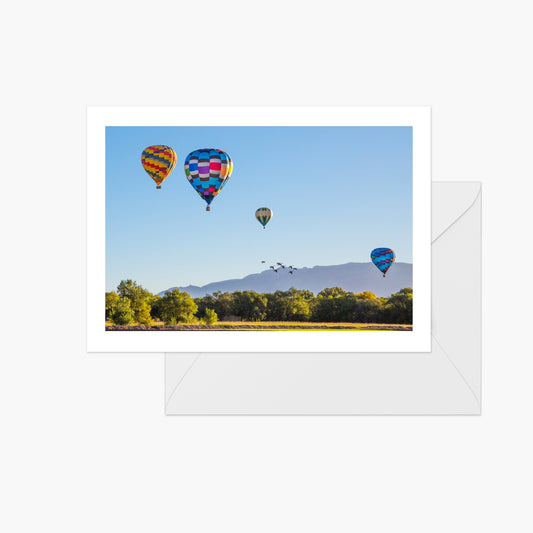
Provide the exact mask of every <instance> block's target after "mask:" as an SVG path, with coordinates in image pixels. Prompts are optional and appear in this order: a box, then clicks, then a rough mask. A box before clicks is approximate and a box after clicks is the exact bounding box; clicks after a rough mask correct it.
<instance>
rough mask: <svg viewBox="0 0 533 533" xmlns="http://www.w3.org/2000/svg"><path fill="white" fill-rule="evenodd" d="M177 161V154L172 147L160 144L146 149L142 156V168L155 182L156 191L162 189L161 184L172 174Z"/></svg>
mask: <svg viewBox="0 0 533 533" xmlns="http://www.w3.org/2000/svg"><path fill="white" fill-rule="evenodd" d="M176 161H177V157H176V152H174V150H172V148H170V146H164V145H160V144H156V145H154V146H149V147H148V148H145V149H144V150H143V153H142V155H141V163H142V166H143V167H144V170H146V172H148V175H149V176H150V177H151V178H152V179H153V180H154V181H155V183H156V185H157V187H156V189H161V184H162V183H163V182H164V181H165V179H166V178H167V177H168V175H169V174H170V173H171V172H172V169H173V168H174V167H175V165H176Z"/></svg>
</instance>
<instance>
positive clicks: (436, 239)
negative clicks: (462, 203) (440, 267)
mask: <svg viewBox="0 0 533 533" xmlns="http://www.w3.org/2000/svg"><path fill="white" fill-rule="evenodd" d="M480 196H481V187H480V188H479V191H478V193H477V196H476V197H475V198H474V201H473V202H472V203H471V204H470V205H469V206H468V207H467V208H466V209H465V210H464V211H463V212H462V213H461V214H460V215H459V216H458V217H457V218H456V219H455V220H454V221H453V222H452V223H451V224H450V225H449V226H448V227H447V228H446V229H445V230H444V231H442V232H441V233H440V234H439V235H438V236H437V237H435V238H434V239H433V240H432V241H431V244H434V243H436V242H437V241H438V240H439V239H440V238H441V237H442V236H443V235H444V234H445V233H446V232H447V231H448V230H449V229H450V228H451V227H453V226H455V224H457V222H459V220H461V219H462V218H463V217H464V216H465V215H466V214H467V213H468V211H470V209H472V207H473V206H474V204H475V203H476V202H477V200H478V198H479V197H480Z"/></svg>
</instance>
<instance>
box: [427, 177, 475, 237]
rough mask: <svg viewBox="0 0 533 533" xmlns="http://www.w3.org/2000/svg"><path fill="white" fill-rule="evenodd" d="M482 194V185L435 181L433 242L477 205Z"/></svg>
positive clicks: (433, 185) (433, 189) (432, 218)
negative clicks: (477, 200)
mask: <svg viewBox="0 0 533 533" xmlns="http://www.w3.org/2000/svg"><path fill="white" fill-rule="evenodd" d="M480 192H481V183H480V182H478V181H470V182H469V181H466V182H457V183H455V182H454V183H453V187H450V182H439V181H434V182H433V184H432V191H431V194H432V217H431V221H432V231H431V240H432V241H435V240H436V239H438V238H439V237H440V236H441V235H442V234H443V233H445V232H446V230H447V229H448V228H449V227H450V226H452V225H453V224H454V222H456V221H457V220H458V219H459V218H461V216H463V215H464V214H465V213H466V212H467V211H468V210H469V209H470V208H471V207H472V205H473V204H474V203H475V201H476V199H477V198H478V197H479V194H480Z"/></svg>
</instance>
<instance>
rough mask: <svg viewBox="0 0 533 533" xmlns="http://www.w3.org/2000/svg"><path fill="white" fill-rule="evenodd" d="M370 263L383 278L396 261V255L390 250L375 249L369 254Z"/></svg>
mask: <svg viewBox="0 0 533 533" xmlns="http://www.w3.org/2000/svg"><path fill="white" fill-rule="evenodd" d="M370 258H371V259H372V262H373V263H374V264H375V265H376V266H377V267H378V268H379V269H380V270H381V272H383V277H385V274H386V273H387V270H389V268H390V267H391V266H392V263H394V260H395V259H396V254H395V253H394V252H393V251H392V250H391V249H390V248H376V249H375V250H372V252H370Z"/></svg>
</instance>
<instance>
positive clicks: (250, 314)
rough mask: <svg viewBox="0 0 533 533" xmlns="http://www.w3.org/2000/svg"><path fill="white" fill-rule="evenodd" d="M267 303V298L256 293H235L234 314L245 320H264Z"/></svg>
mask: <svg viewBox="0 0 533 533" xmlns="http://www.w3.org/2000/svg"><path fill="white" fill-rule="evenodd" d="M267 302H268V300H267V298H266V296H264V295H263V294H258V293H257V292H254V291H236V292H234V293H233V305H234V312H235V314H236V315H238V316H240V317H242V319H243V320H252V321H256V320H264V319H265V317H266V310H267Z"/></svg>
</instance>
